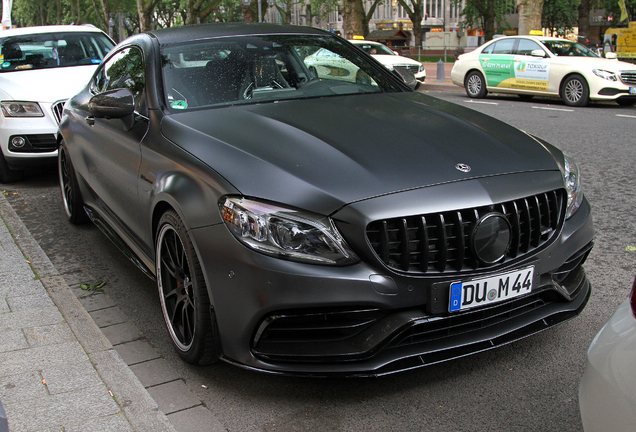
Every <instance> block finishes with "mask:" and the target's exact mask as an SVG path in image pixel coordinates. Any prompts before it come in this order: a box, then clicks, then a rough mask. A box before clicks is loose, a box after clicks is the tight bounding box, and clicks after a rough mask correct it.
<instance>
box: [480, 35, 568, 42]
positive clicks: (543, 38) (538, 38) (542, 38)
mask: <svg viewBox="0 0 636 432" xmlns="http://www.w3.org/2000/svg"><path fill="white" fill-rule="evenodd" d="M504 39H531V40H534V41H538V42H541V41H562V42H573V43H575V42H574V41H572V40H570V39H565V38H559V37H554V36H533V35H514V36H505V37H501V38H496V39H493V40H492V41H499V40H504ZM492 41H491V42H492Z"/></svg>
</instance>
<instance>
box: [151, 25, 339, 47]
mask: <svg viewBox="0 0 636 432" xmlns="http://www.w3.org/2000/svg"><path fill="white" fill-rule="evenodd" d="M148 34H149V35H150V36H152V37H155V38H156V39H157V40H158V42H159V43H160V44H172V43H178V42H184V41H194V40H197V39H207V38H214V37H226V36H249V35H264V34H303V35H323V36H324V35H330V34H331V33H329V32H327V31H325V30H321V29H316V28H312V27H303V26H296V25H281V24H269V23H211V24H197V25H188V26H178V27H170V28H165V29H160V30H152V31H149V32H148Z"/></svg>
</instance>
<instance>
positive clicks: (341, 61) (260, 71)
mask: <svg viewBox="0 0 636 432" xmlns="http://www.w3.org/2000/svg"><path fill="white" fill-rule="evenodd" d="M162 61H163V67H162V72H163V82H164V90H165V95H166V98H167V104H168V106H169V107H170V108H172V109H174V110H183V109H191V108H197V107H202V106H211V105H234V104H242V103H258V102H274V101H278V100H289V99H302V98H310V97H325V96H338V95H351V94H367V93H382V92H399V91H404V90H403V89H402V88H401V87H400V86H399V85H397V84H396V83H395V82H394V81H393V79H392V77H391V76H390V75H389V73H388V72H385V71H384V70H383V69H382V68H378V67H377V66H375V65H373V64H371V63H370V62H368V61H367V60H366V59H365V58H363V57H361V56H360V55H359V54H358V53H357V52H356V51H355V50H352V49H351V48H350V47H349V46H348V45H346V44H344V43H342V42H341V41H339V40H338V39H337V38H335V37H332V36H328V35H325V36H307V35H258V36H237V37H231V38H212V39H206V40H203V41H201V40H199V41H195V42H192V43H187V44H186V43H184V44H175V45H168V46H164V47H162Z"/></svg>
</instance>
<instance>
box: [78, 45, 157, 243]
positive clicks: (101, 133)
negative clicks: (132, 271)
mask: <svg viewBox="0 0 636 432" xmlns="http://www.w3.org/2000/svg"><path fill="white" fill-rule="evenodd" d="M121 88H127V89H129V90H130V91H131V92H132V94H133V97H134V103H135V114H134V123H132V128H131V127H130V124H128V122H127V121H125V120H124V119H116V118H95V117H92V116H90V115H87V117H86V124H87V125H88V126H87V127H89V128H91V129H92V132H91V136H92V137H95V138H98V139H94V140H92V141H88V142H85V143H84V151H85V153H86V157H87V160H89V161H91V166H90V167H89V184H90V186H91V188H92V189H93V191H94V192H95V194H96V195H97V196H98V197H99V198H100V200H101V207H102V210H103V211H104V212H105V213H107V215H108V216H109V218H110V219H111V220H112V222H114V223H115V224H117V226H118V227H119V228H121V229H123V230H124V231H125V234H126V235H127V236H128V237H130V238H132V239H134V240H135V241H136V242H138V244H142V241H141V239H142V238H143V234H142V225H143V220H142V218H140V217H139V197H138V184H137V182H138V172H139V165H140V161H141V149H140V142H141V140H142V139H143V137H144V135H145V134H146V132H147V130H148V117H147V104H146V91H145V70H144V61H143V54H142V51H141V49H140V48H138V47H134V46H131V47H126V48H123V49H121V50H119V51H118V52H117V53H115V54H114V55H112V56H110V57H109V58H108V60H107V61H106V62H104V64H102V66H101V67H100V69H99V70H98V72H97V74H96V75H95V77H94V79H93V81H92V83H91V86H90V91H91V94H93V95H97V94H100V93H103V92H106V91H109V90H115V89H121ZM120 234H121V233H120Z"/></svg>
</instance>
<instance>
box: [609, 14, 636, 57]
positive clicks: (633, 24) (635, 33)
mask: <svg viewBox="0 0 636 432" xmlns="http://www.w3.org/2000/svg"><path fill="white" fill-rule="evenodd" d="M603 51H604V52H605V53H607V52H615V53H616V55H617V56H618V59H619V60H624V61H629V62H632V63H636V21H630V23H629V26H628V27H626V28H625V27H623V28H609V29H607V31H606V32H605V37H604V39H603Z"/></svg>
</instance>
